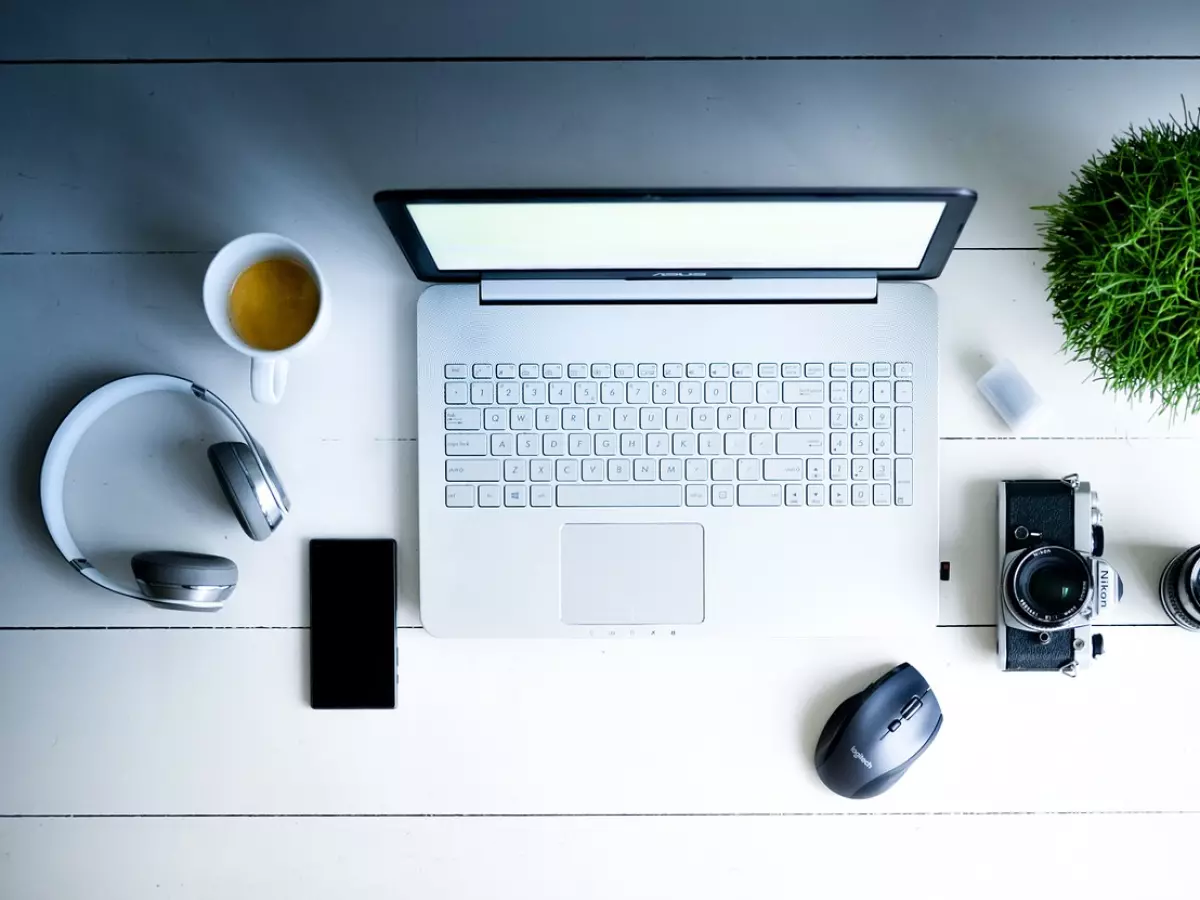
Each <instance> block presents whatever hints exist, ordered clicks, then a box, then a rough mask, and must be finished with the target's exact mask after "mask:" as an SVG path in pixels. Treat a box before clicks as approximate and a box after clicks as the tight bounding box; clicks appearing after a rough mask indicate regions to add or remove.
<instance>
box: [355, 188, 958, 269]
mask: <svg viewBox="0 0 1200 900" xmlns="http://www.w3.org/2000/svg"><path fill="white" fill-rule="evenodd" d="M965 193H967V192H958V193H955V194H953V195H951V194H950V193H949V192H947V193H946V194H945V195H939V194H938V193H937V192H932V191H931V192H916V191H913V192H894V193H890V194H888V193H882V192H881V193H869V192H864V193H862V194H852V193H841V194H836V193H829V194H816V193H806V194H794V195H788V194H771V195H769V196H762V197H758V196H753V195H729V196H708V197H705V196H703V195H662V196H659V195H656V196H652V197H648V196H646V195H645V194H642V195H640V196H629V195H618V196H613V197H605V196H586V195H582V196H579V197H571V196H568V197H558V196H556V197H541V198H539V197H537V196H529V197H513V198H512V199H492V198H491V197H488V198H481V199H477V200H473V199H472V198H470V197H469V196H466V197H462V198H459V197H453V198H447V199H441V198H438V197H436V196H419V197H416V198H413V197H411V196H410V197H403V204H402V210H403V214H404V215H403V218H404V219H405V220H407V221H406V222H405V223H404V225H405V228H406V229H407V228H408V227H409V223H411V231H412V232H414V234H411V235H408V237H409V240H410V241H411V238H413V237H415V238H416V239H417V240H418V241H419V245H418V247H417V249H418V250H419V251H420V252H419V254H418V255H419V256H420V258H421V260H422V261H423V262H424V266H422V267H421V268H429V265H430V264H432V269H433V270H434V272H435V273H437V274H445V273H480V274H487V273H503V274H506V275H513V274H520V273H538V274H548V273H566V272H572V273H577V272H586V273H591V274H599V275H603V274H605V273H624V274H630V273H660V272H665V271H669V270H676V271H677V270H687V272H686V274H689V275H701V274H708V273H728V272H761V271H769V272H789V271H809V272H813V271H819V272H838V271H855V272H883V271H888V272H907V273H913V274H916V273H918V272H920V271H921V270H923V269H925V268H928V263H929V262H930V259H929V257H930V249H931V247H932V246H933V245H934V243H935V236H938V235H939V228H940V227H941V229H942V230H941V234H942V237H943V240H944V239H945V237H946V236H947V235H946V234H945V226H946V225H947V222H948V220H949V219H953V220H956V221H957V225H958V227H957V228H955V229H954V230H953V234H950V235H948V237H949V245H948V247H947V248H946V249H945V253H947V254H948V253H949V247H952V246H953V241H954V239H955V238H957V235H958V230H960V229H961V226H962V222H963V221H965V212H963V211H962V210H961V206H962V204H963V201H964V200H965V199H966V198H965V197H964V194H965ZM973 200H974V198H973V195H972V196H971V197H970V202H968V203H966V210H968V211H969V209H970V203H971V202H973ZM377 202H379V203H380V206H381V209H383V210H384V215H385V217H386V218H388V221H389V224H391V225H392V226H393V231H396V232H397V237H399V238H400V239H401V244H402V245H406V243H407V241H406V240H405V235H404V234H402V233H401V232H400V231H398V230H397V228H396V225H395V224H394V222H393V218H394V215H393V214H389V210H388V209H387V206H386V204H388V203H390V202H394V200H392V199H391V198H389V195H387V194H383V195H380V197H379V198H377ZM951 205H954V206H955V207H956V214H955V215H953V216H948V215H947V210H948V207H949V206H951ZM393 213H394V211H393ZM409 251H410V247H409V246H405V252H406V253H409ZM409 258H410V261H411V260H413V258H414V255H413V254H412V253H409ZM414 268H415V269H417V268H419V267H418V266H416V265H414ZM939 268H940V266H939ZM417 274H418V276H420V277H428V272H422V271H418V272H417Z"/></svg>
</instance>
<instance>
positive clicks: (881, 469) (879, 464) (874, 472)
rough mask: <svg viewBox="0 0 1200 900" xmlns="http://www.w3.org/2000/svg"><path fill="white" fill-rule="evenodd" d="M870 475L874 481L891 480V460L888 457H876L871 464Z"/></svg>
mask: <svg viewBox="0 0 1200 900" xmlns="http://www.w3.org/2000/svg"><path fill="white" fill-rule="evenodd" d="M871 476H872V477H873V478H874V479H875V480H876V481H891V480H892V461H891V460H890V459H877V460H875V462H874V463H872V464H871Z"/></svg>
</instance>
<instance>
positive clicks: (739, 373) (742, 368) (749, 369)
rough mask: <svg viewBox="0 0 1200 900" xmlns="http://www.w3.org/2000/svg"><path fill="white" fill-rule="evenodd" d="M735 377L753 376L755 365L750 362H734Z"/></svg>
mask: <svg viewBox="0 0 1200 900" xmlns="http://www.w3.org/2000/svg"><path fill="white" fill-rule="evenodd" d="M733 377H734V378H753V377H754V366H752V365H751V364H750V363H734V364H733Z"/></svg>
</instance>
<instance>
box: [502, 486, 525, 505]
mask: <svg viewBox="0 0 1200 900" xmlns="http://www.w3.org/2000/svg"><path fill="white" fill-rule="evenodd" d="M504 505H505V506H510V507H518V506H524V505H525V485H523V484H513V485H509V486H508V487H506V488H505V489H504Z"/></svg>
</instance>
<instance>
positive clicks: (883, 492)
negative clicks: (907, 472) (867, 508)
mask: <svg viewBox="0 0 1200 900" xmlns="http://www.w3.org/2000/svg"><path fill="white" fill-rule="evenodd" d="M871 502H872V503H874V504H875V505H876V506H891V505H892V486H891V485H890V484H877V485H875V487H874V488H873V489H872V493H871Z"/></svg>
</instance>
